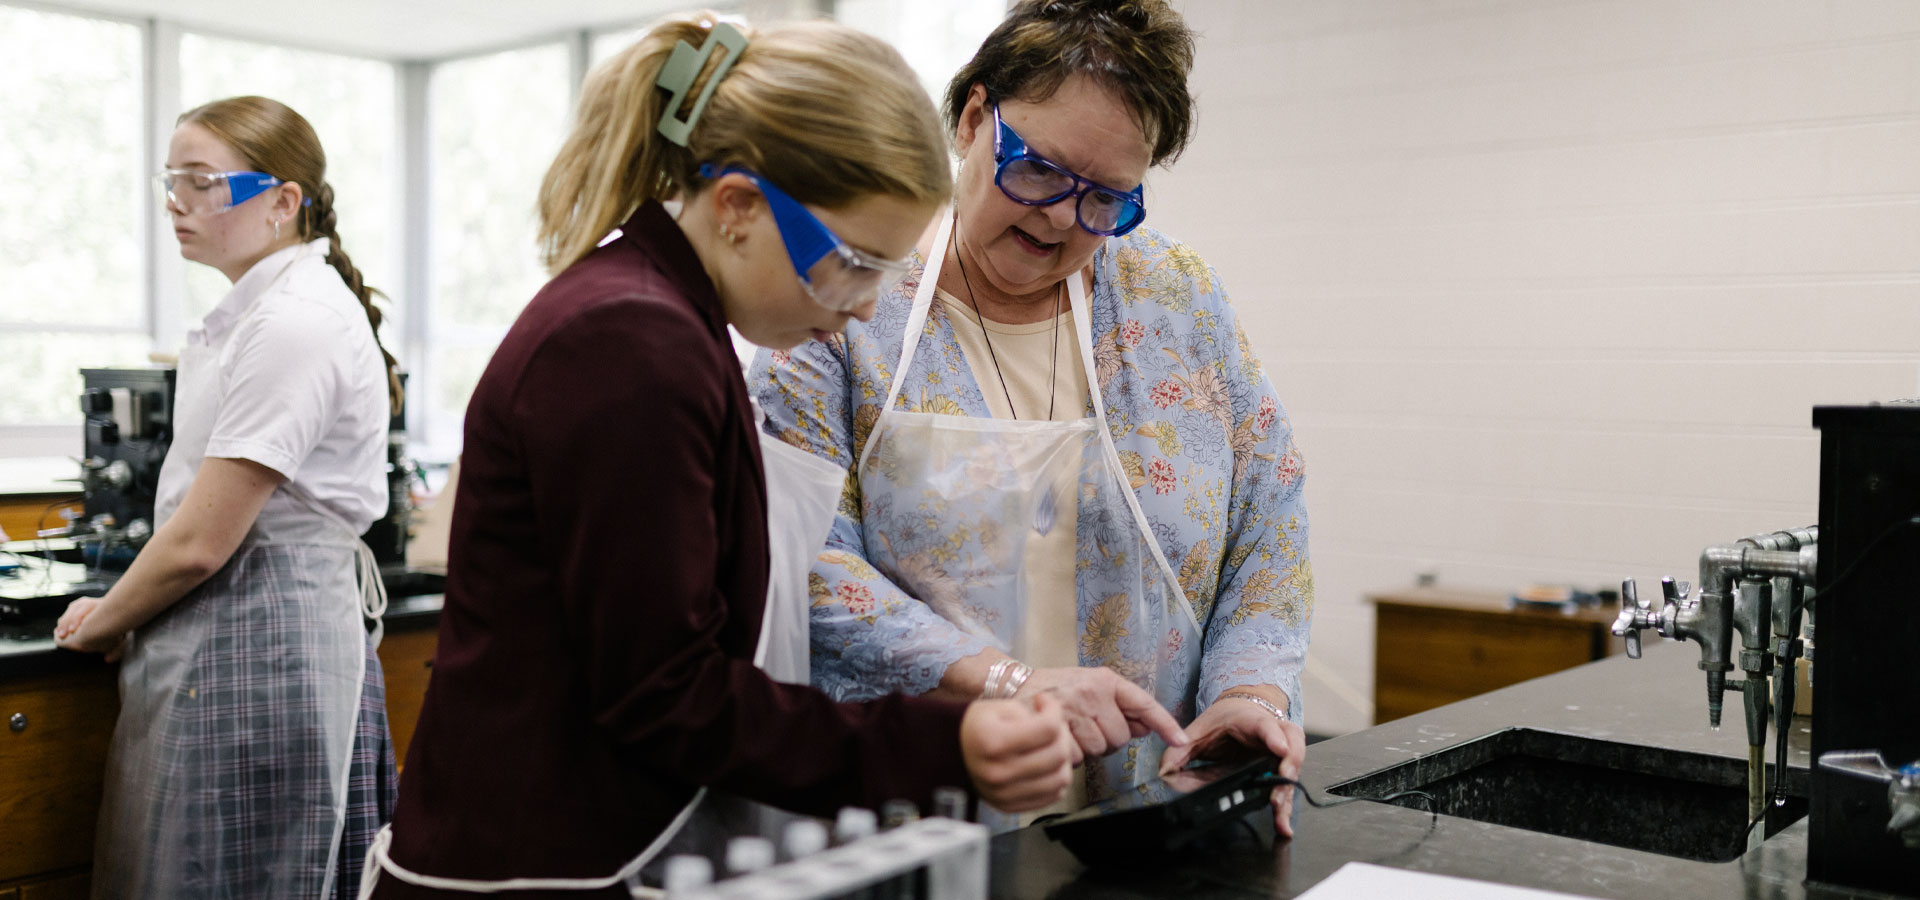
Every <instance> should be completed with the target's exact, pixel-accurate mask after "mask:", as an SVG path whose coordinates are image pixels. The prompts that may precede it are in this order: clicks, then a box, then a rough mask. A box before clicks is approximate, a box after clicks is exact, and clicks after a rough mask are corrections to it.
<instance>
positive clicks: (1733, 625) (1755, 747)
mask: <svg viewBox="0 0 1920 900" xmlns="http://www.w3.org/2000/svg"><path fill="white" fill-rule="evenodd" d="M1818 540H1819V529H1818V528H1817V527H1813V526H1809V527H1807V528H1800V529H1794V530H1792V531H1776V532H1773V533H1771V534H1763V535H1755V536H1753V537H1749V538H1744V539H1742V540H1740V541H1737V542H1735V543H1732V544H1727V545H1723V546H1716V547H1708V548H1707V549H1705V550H1703V551H1701V553H1700V582H1699V589H1698V590H1697V591H1691V590H1690V586H1689V585H1688V584H1686V583H1685V582H1676V581H1674V580H1673V579H1672V578H1662V579H1660V591H1661V594H1662V596H1663V599H1664V601H1665V602H1664V603H1663V605H1662V606H1661V608H1660V611H1659V612H1658V613H1655V612H1653V611H1652V609H1651V606H1650V604H1649V603H1648V602H1647V601H1644V600H1641V599H1640V596H1639V590H1638V588H1637V586H1636V585H1635V584H1634V582H1633V581H1632V580H1631V579H1629V580H1627V581H1624V582H1622V583H1621V585H1620V596H1621V600H1622V602H1621V604H1620V606H1621V609H1620V616H1619V617H1618V618H1617V619H1615V620H1614V623H1613V633H1614V634H1617V635H1621V636H1623V637H1625V638H1626V639H1627V655H1628V656H1629V657H1632V658H1636V659H1637V658H1639V656H1640V631H1642V630H1644V629H1648V628H1651V629H1653V630H1654V631H1656V632H1658V633H1659V634H1660V636H1661V637H1664V638H1667V639H1669V640H1676V641H1680V640H1690V641H1693V642H1695V643H1697V644H1699V645H1700V663H1699V666H1700V669H1701V671H1704V672H1706V673H1707V722H1708V724H1710V725H1712V726H1713V727H1714V728H1718V727H1720V719H1721V713H1722V711H1723V709H1724V703H1723V700H1724V698H1725V696H1726V692H1727V690H1728V689H1733V690H1737V691H1740V692H1741V693H1742V694H1743V695H1744V697H1745V701H1746V702H1745V704H1744V705H1745V710H1746V725H1747V812H1748V815H1749V816H1750V817H1754V816H1758V815H1759V814H1760V812H1761V810H1763V809H1764V808H1765V796H1766V790H1765V781H1766V777H1765V776H1766V765H1765V759H1766V735H1767V719H1768V716H1769V713H1771V714H1772V715H1773V717H1774V718H1775V719H1776V729H1777V735H1778V738H1779V740H1778V742H1777V744H1778V747H1777V749H1776V751H1775V756H1776V760H1775V762H1776V765H1779V766H1781V768H1782V770H1783V771H1784V768H1785V764H1786V763H1785V760H1786V749H1787V747H1786V738H1787V734H1788V724H1789V717H1790V716H1792V714H1793V713H1792V710H1793V694H1792V683H1793V675H1792V672H1791V671H1790V668H1791V666H1792V665H1793V659H1794V658H1796V657H1798V656H1799V655H1800V650H1801V647H1802V644H1801V642H1800V640H1799V630H1800V612H1801V604H1800V602H1799V600H1800V595H1801V591H1802V589H1803V586H1804V585H1806V584H1811V583H1812V582H1813V578H1814V571H1815V568H1816V567H1817V565H1818V562H1819V553H1818V543H1817V542H1818ZM1736 631H1737V632H1739V634H1740V638H1741V651H1740V656H1739V662H1740V668H1741V670H1742V671H1744V672H1745V673H1746V678H1745V679H1744V680H1741V681H1728V680H1727V673H1728V672H1731V671H1733V668H1734V658H1733V635H1734V632H1736ZM1770 672H1771V674H1772V675H1773V678H1774V681H1775V682H1776V684H1775V687H1776V691H1775V694H1776V696H1775V697H1774V698H1773V700H1772V702H1771V703H1770V702H1769V698H1768V690H1767V687H1768V676H1769V673H1770Z"/></svg>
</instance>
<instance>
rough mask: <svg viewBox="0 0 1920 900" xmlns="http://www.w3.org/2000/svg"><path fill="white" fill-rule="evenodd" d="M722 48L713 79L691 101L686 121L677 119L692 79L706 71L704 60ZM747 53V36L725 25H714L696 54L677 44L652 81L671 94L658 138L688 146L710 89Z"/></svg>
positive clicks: (691, 84) (679, 43)
mask: <svg viewBox="0 0 1920 900" xmlns="http://www.w3.org/2000/svg"><path fill="white" fill-rule="evenodd" d="M721 47H725V48H726V50H727V55H726V56H723V57H721V58H720V65H719V66H717V67H715V68H714V70H713V76H712V77H710V78H708V79H707V84H706V87H703V88H701V89H700V96H699V97H697V98H695V99H694V101H693V108H692V109H690V110H688V111H687V117H686V118H684V119H682V118H679V116H678V114H679V112H680V107H681V105H682V104H684V103H686V101H687V93H688V92H689V91H692V90H693V82H694V79H696V78H699V77H700V70H701V69H704V68H706V67H707V60H708V59H711V58H712V57H713V53H714V51H715V50H716V49H718V48H721ZM745 49H747V36H746V35H744V34H741V33H740V29H738V28H735V27H733V25H731V24H729V23H727V22H715V23H714V25H713V30H712V31H710V32H708V33H707V40H706V42H705V43H702V44H701V45H700V49H698V50H695V49H694V48H693V45H692V44H689V43H687V42H686V41H676V42H675V43H674V45H673V54H672V55H671V56H668V57H667V64H666V65H664V66H661V67H660V76H659V77H658V78H655V79H654V82H653V83H654V85H655V86H657V87H660V88H663V89H665V90H667V91H670V92H672V94H673V96H672V97H670V98H668V100H667V107H666V109H665V110H664V111H662V112H661V113H660V124H659V125H658V126H656V127H657V128H658V130H659V132H660V136H661V137H664V138H666V139H667V140H669V141H672V142H674V143H676V144H679V145H680V146H682V147H685V146H687V138H688V136H689V135H691V134H693V126H694V124H695V123H697V122H699V121H700V114H701V113H703V112H706V110H707V101H708V100H711V99H713V89H714V88H716V87H719V86H720V79H722V78H725V77H726V75H727V70H728V69H731V68H733V62H734V60H737V59H739V58H740V52H741V51H743V50H745Z"/></svg>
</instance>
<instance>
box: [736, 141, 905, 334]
mask: <svg viewBox="0 0 1920 900" xmlns="http://www.w3.org/2000/svg"><path fill="white" fill-rule="evenodd" d="M733 173H737V174H740V175H745V176H746V177H747V179H748V180H749V181H752V182H753V186H754V187H755V188H758V189H759V191H760V194H761V196H763V197H766V198H767V209H768V210H769V211H771V212H772V213H773V223H774V225H775V226H777V227H778V228H779V229H780V240H781V242H783V243H785V244H786V247H787V258H788V259H789V260H791V261H792V262H793V271H794V274H796V275H798V276H799V277H800V287H801V289H802V290H805V291H806V292H807V296H809V297H812V298H813V302H815V303H818V304H820V305H821V306H824V307H826V308H828V309H830V310H833V311H834V312H852V311H853V310H855V309H858V308H860V306H861V305H863V304H865V303H866V302H867V301H869V300H871V299H873V297H874V296H875V295H876V294H878V293H880V292H881V291H883V290H886V289H888V288H891V287H892V286H893V284H894V283H895V282H897V281H899V280H900V278H902V277H903V276H905V275H906V273H907V270H908V269H909V268H910V267H911V266H912V262H911V261H910V260H904V259H882V258H880V257H878V256H874V255H873V254H871V253H866V252H863V251H861V250H859V249H856V248H854V247H850V246H848V245H847V242H846V241H843V240H841V239H840V236H839V235H837V234H834V233H833V229H831V228H828V227H827V225H826V223H825V222H822V221H820V220H819V218H817V217H815V216H814V214H813V213H811V212H809V211H808V210H807V208H806V207H805V206H802V205H800V201H798V200H795V199H793V198H792V197H791V196H788V194H787V192H786V191H783V190H781V189H780V188H779V187H777V186H775V185H774V183H773V182H771V181H768V180H767V179H765V178H762V177H760V175H759V174H757V173H755V172H753V171H751V170H748V169H743V168H741V167H739V166H727V167H725V168H717V167H715V166H714V164H712V163H704V164H702V165H701V166H700V177H702V178H706V179H708V180H712V179H715V178H719V177H720V176H722V175H727V174H733Z"/></svg>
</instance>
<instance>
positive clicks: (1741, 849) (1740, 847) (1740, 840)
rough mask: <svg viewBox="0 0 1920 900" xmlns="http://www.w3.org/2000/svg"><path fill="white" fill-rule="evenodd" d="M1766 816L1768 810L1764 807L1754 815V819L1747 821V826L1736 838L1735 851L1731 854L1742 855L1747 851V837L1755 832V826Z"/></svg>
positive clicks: (1734, 842)
mask: <svg viewBox="0 0 1920 900" xmlns="http://www.w3.org/2000/svg"><path fill="white" fill-rule="evenodd" d="M1766 817H1767V811H1766V810H1764V809H1763V810H1761V811H1760V814H1759V815H1757V816H1754V817H1753V821H1751V822H1748V823H1747V827H1745V828H1742V829H1740V836H1739V837H1737V838H1735V839H1734V841H1733V853H1732V854H1730V856H1741V855H1743V854H1745V853H1746V852H1747V837H1748V836H1749V835H1751V834H1753V826H1755V825H1758V824H1760V820H1761V819H1764V818H1766Z"/></svg>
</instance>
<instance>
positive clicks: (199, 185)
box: [153, 169, 313, 215]
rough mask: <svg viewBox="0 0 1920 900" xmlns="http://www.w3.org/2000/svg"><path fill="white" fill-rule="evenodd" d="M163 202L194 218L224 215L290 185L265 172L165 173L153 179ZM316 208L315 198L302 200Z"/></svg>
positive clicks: (170, 171)
mask: <svg viewBox="0 0 1920 900" xmlns="http://www.w3.org/2000/svg"><path fill="white" fill-rule="evenodd" d="M153 183H154V186H155V187H156V188H157V189H158V190H159V192H160V195H161V198H162V202H164V203H170V204H172V205H173V206H174V207H176V208H178V209H179V210H180V211H182V212H185V213H190V214H198V215H210V214H214V213H223V212H226V211H227V210H230V209H232V208H234V207H236V206H239V205H240V204H242V203H245V202H247V201H248V200H252V199H253V198H255V197H258V196H259V195H260V194H261V193H262V192H264V191H266V189H267V188H271V187H278V186H280V185H282V184H285V183H286V182H284V181H281V180H280V179H278V178H275V177H274V176H272V175H268V174H267V173H265V172H205V171H201V170H199V169H161V170H160V174H158V175H155V176H153ZM300 205H301V206H312V205H313V198H312V197H301V198H300Z"/></svg>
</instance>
